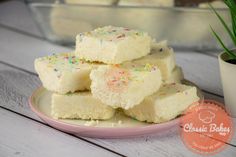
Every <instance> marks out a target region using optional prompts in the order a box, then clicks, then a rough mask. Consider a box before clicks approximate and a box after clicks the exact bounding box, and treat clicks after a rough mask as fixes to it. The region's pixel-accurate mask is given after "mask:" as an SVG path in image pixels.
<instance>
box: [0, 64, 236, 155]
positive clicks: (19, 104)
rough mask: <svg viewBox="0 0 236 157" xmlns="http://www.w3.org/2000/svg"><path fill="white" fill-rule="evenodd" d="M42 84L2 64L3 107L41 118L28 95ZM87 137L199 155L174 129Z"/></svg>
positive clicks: (126, 150) (134, 151)
mask: <svg viewBox="0 0 236 157" xmlns="http://www.w3.org/2000/svg"><path fill="white" fill-rule="evenodd" d="M39 84H40V83H39V80H38V78H37V77H36V76H34V75H31V74H28V73H25V72H21V71H19V70H16V69H14V68H11V67H8V66H5V65H2V64H0V91H1V92H0V106H3V107H5V108H8V109H10V110H13V111H15V112H19V113H21V114H24V115H26V116H28V117H31V118H33V119H36V120H38V121H40V119H39V118H37V117H35V115H34V113H32V112H31V111H30V110H29V106H28V104H27V98H28V97H29V95H30V94H31V93H32V91H33V90H34V88H35V87H37V86H38V85H39ZM87 139H88V140H89V141H92V142H94V143H97V144H99V145H102V146H104V147H106V148H109V149H111V150H113V151H116V152H119V153H121V154H124V155H127V156H156V155H157V154H158V155H159V156H197V155H195V154H194V153H192V152H190V151H189V150H188V149H187V148H186V147H185V146H184V145H183V143H182V141H181V140H180V137H179V135H178V134H176V133H175V132H172V133H169V134H168V133H167V134H165V135H162V134H160V135H155V136H154V135H150V136H145V137H140V138H132V139H119V140H118V139H106V140H105V139H90V138H87ZM234 153H236V149H235V148H234V147H232V148H231V147H229V148H228V149H227V150H225V151H224V152H222V154H225V155H228V156H230V155H231V154H234ZM222 154H221V155H222ZM219 155H220V154H219Z"/></svg>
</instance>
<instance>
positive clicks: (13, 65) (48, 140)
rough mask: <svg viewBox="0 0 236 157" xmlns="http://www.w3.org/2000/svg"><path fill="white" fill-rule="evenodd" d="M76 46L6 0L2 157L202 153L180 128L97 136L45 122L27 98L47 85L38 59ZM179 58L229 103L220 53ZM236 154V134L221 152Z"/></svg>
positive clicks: (0, 26) (1, 41)
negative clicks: (53, 37)
mask: <svg viewBox="0 0 236 157" xmlns="http://www.w3.org/2000/svg"><path fill="white" fill-rule="evenodd" d="M71 50H72V49H70V48H68V47H63V46H60V45H57V44H53V43H50V42H48V41H46V40H45V39H44V38H43V37H42V35H41V33H40V32H39V30H38V29H37V27H36V25H35V23H34V21H33V19H32V17H31V15H30V14H29V11H28V9H27V8H26V6H25V5H24V4H23V3H21V2H20V1H9V2H3V3H0V125H1V126H0V134H1V137H0V156H1V157H8V156H14V155H17V156H22V157H23V156H24V157H32V156H34V157H41V156H44V157H49V156H57V157H63V156H73V155H74V156H75V155H76V156H131V157H132V156H133V157H136V156H161V157H162V156H163V157H167V156H178V157H185V156H186V157H188V156H198V155H197V154H194V153H192V152H191V151H189V150H188V149H187V148H186V147H185V146H184V144H183V143H182V141H181V139H180V137H179V134H178V132H177V131H176V129H173V130H170V131H169V132H168V133H162V134H156V135H147V136H143V137H139V138H130V139H92V138H84V137H77V136H75V135H71V134H68V133H64V132H62V131H59V130H56V129H53V128H52V127H50V126H48V125H47V124H45V123H44V122H43V121H42V120H40V119H39V118H38V117H37V116H36V115H35V114H34V113H33V112H32V111H31V110H30V109H29V106H28V102H27V100H28V98H29V96H30V95H31V94H32V92H33V91H34V90H35V89H36V88H37V87H38V86H40V84H41V83H40V81H39V79H38V77H37V75H36V73H35V71H34V68H33V61H34V59H35V58H37V57H39V56H44V55H47V54H51V53H52V52H65V51H71ZM176 59H177V64H178V65H180V66H181V67H182V68H183V70H184V74H185V77H186V78H187V79H189V80H191V81H192V82H194V83H196V84H197V85H198V86H199V87H200V88H201V89H202V90H203V91H204V94H205V97H206V98H210V99H215V100H218V101H221V102H223V101H224V100H223V92H222V87H221V82H220V76H219V67H218V61H217V58H216V54H211V53H199V52H194V51H193V52H190V51H189V52H186V51H185V52H181V51H178V52H176ZM234 120H236V119H234ZM235 124H236V123H235ZM235 155H236V136H234V139H233V140H232V141H231V142H230V143H228V144H227V148H226V149H225V150H224V151H222V152H221V153H219V154H217V155H216V156H227V157H231V156H232V157H233V156H235Z"/></svg>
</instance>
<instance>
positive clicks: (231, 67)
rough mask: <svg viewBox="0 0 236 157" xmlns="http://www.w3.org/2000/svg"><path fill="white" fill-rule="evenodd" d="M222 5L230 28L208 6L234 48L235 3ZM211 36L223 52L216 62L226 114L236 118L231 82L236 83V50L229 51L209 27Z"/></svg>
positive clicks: (229, 1) (234, 89)
mask: <svg viewBox="0 0 236 157" xmlns="http://www.w3.org/2000/svg"><path fill="white" fill-rule="evenodd" d="M224 3H225V4H226V5H227V6H228V8H229V11H230V14H231V20H232V27H229V26H228V25H227V24H226V23H225V21H224V19H222V17H221V16H220V15H219V14H218V13H217V11H216V10H215V9H214V8H213V7H212V6H211V5H210V7H211V9H212V10H213V11H214V13H215V14H216V16H217V17H218V19H219V20H220V22H221V23H222V25H223V26H224V28H225V30H226V32H227V33H228V35H229V36H230V38H231V39H232V42H233V44H234V46H235V48H236V3H235V1H234V0H224ZM211 30H212V33H213V35H214V36H215V37H216V39H217V40H218V42H219V43H220V45H221V46H222V48H223V49H224V52H222V53H221V54H219V56H218V60H219V65H220V74H221V81H222V86H223V92H224V99H225V107H226V110H227V111H228V113H229V114H230V115H231V116H232V117H236V85H235V84H233V82H235V81H236V53H235V52H236V49H229V48H227V47H226V46H225V44H224V42H223V41H222V40H221V38H220V36H219V35H218V34H217V33H216V32H215V31H214V29H213V28H212V27H211Z"/></svg>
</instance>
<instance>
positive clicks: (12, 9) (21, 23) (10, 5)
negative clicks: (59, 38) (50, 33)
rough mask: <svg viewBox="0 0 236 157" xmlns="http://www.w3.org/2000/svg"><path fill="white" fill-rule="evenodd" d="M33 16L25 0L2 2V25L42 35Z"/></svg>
mask: <svg viewBox="0 0 236 157" xmlns="http://www.w3.org/2000/svg"><path fill="white" fill-rule="evenodd" d="M31 16H32V15H31V14H30V12H29V10H28V8H27V7H26V5H25V4H24V3H23V1H22V2H21V1H18V0H14V1H5V2H2V3H0V25H1V24H2V25H5V26H9V27H12V28H16V29H18V30H20V31H23V32H28V33H31V34H33V35H37V36H40V37H42V34H41V32H40V31H39V29H38V27H37V26H36V24H35V22H34V20H33V19H32V17H31Z"/></svg>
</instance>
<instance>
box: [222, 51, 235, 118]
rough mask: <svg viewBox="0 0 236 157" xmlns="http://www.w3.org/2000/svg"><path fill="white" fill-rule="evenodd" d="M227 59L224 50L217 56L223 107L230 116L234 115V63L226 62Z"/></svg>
mask: <svg viewBox="0 0 236 157" xmlns="http://www.w3.org/2000/svg"><path fill="white" fill-rule="evenodd" d="M228 59H229V57H228V55H227V54H226V53H224V52H223V53H221V54H220V55H219V56H218V60H219V65H220V75H221V82H222V86H223V92H224V99H225V107H226V110H227V112H228V113H229V114H230V115H231V116H232V117H236V64H231V63H228V62H226V61H227V60H228Z"/></svg>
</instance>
